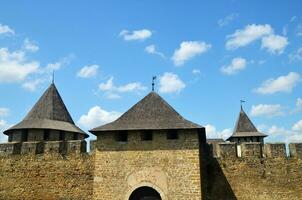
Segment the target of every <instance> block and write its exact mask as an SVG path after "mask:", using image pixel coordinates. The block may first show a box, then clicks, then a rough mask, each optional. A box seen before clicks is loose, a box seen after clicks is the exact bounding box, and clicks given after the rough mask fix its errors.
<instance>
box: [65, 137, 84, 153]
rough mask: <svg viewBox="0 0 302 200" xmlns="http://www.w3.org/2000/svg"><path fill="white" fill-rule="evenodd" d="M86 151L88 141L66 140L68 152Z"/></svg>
mask: <svg viewBox="0 0 302 200" xmlns="http://www.w3.org/2000/svg"><path fill="white" fill-rule="evenodd" d="M84 152H86V141H85V140H69V141H66V153H67V154H71V153H76V154H79V153H84Z"/></svg>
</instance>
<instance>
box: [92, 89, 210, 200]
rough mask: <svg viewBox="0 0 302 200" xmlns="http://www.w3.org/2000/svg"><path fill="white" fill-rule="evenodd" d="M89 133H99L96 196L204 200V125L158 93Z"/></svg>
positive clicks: (130, 199) (113, 199)
mask: <svg viewBox="0 0 302 200" xmlns="http://www.w3.org/2000/svg"><path fill="white" fill-rule="evenodd" d="M90 132H91V133H93V134H94V135H96V136H97V141H96V150H95V152H94V153H95V168H94V170H95V173H94V175H95V177H94V186H93V187H94V188H93V192H94V197H95V199H104V200H147V199H148V200H149V199H150V200H174V199H190V200H201V199H202V182H201V179H202V176H203V175H202V173H201V171H202V169H201V168H202V167H203V162H202V159H201V157H202V154H203V150H202V148H201V147H202V146H203V145H204V144H205V142H206V139H205V129H204V128H203V127H201V126H199V125H197V124H195V123H192V122H190V121H188V120H186V119H184V118H183V117H182V116H181V115H180V114H178V113H177V112H176V111H175V110H174V109H173V108H172V107H171V106H170V105H169V104H168V103H167V102H166V101H165V100H163V99H162V98H161V97H160V96H159V95H158V94H157V93H155V92H151V93H149V94H148V95H147V96H146V97H145V98H143V99H142V100H141V101H139V102H138V103H137V104H136V105H134V106H133V107H132V108H130V109H129V110H128V111H127V112H126V113H124V114H123V115H122V116H121V117H120V118H119V119H117V120H116V121H114V122H112V123H109V124H106V125H103V126H99V127H96V128H94V129H92V130H90Z"/></svg>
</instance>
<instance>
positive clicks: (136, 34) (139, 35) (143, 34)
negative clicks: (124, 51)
mask: <svg viewBox="0 0 302 200" xmlns="http://www.w3.org/2000/svg"><path fill="white" fill-rule="evenodd" d="M120 36H121V37H123V38H124V40H126V41H131V40H145V39H147V38H149V37H151V36H152V31H150V30H148V29H141V30H135V31H132V32H131V31H128V30H122V31H121V32H120Z"/></svg>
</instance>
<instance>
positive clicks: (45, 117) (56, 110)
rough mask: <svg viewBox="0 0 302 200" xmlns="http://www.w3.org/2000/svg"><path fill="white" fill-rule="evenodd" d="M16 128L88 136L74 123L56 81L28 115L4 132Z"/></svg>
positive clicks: (7, 132)
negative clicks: (53, 130)
mask: <svg viewBox="0 0 302 200" xmlns="http://www.w3.org/2000/svg"><path fill="white" fill-rule="evenodd" d="M16 129H55V130H63V131H70V132H76V133H81V134H85V136H88V135H87V134H86V133H85V132H84V131H82V130H81V129H80V128H78V127H77V126H76V125H75V124H74V122H73V120H72V118H71V116H70V114H69V112H68V110H67V108H66V106H65V104H64V102H63V100H62V98H61V96H60V94H59V92H58V90H57V88H56V86H55V85H54V83H52V84H51V85H50V86H49V87H48V89H47V90H46V91H45V92H44V94H43V95H42V96H41V97H40V99H39V100H38V102H37V103H36V104H35V105H34V107H33V108H32V109H31V110H30V112H29V113H28V114H27V115H26V117H25V118H24V119H23V120H22V121H21V122H20V123H18V124H17V125H15V126H13V127H11V128H9V129H8V130H6V131H4V133H5V134H9V133H10V132H11V131H12V130H16Z"/></svg>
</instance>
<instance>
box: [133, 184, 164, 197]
mask: <svg viewBox="0 0 302 200" xmlns="http://www.w3.org/2000/svg"><path fill="white" fill-rule="evenodd" d="M129 200H162V198H161V196H160V194H159V193H158V192H157V191H156V190H155V189H153V188H152V187H147V186H143V187H139V188H137V189H136V190H134V191H133V192H132V193H131V195H130V197H129Z"/></svg>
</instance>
